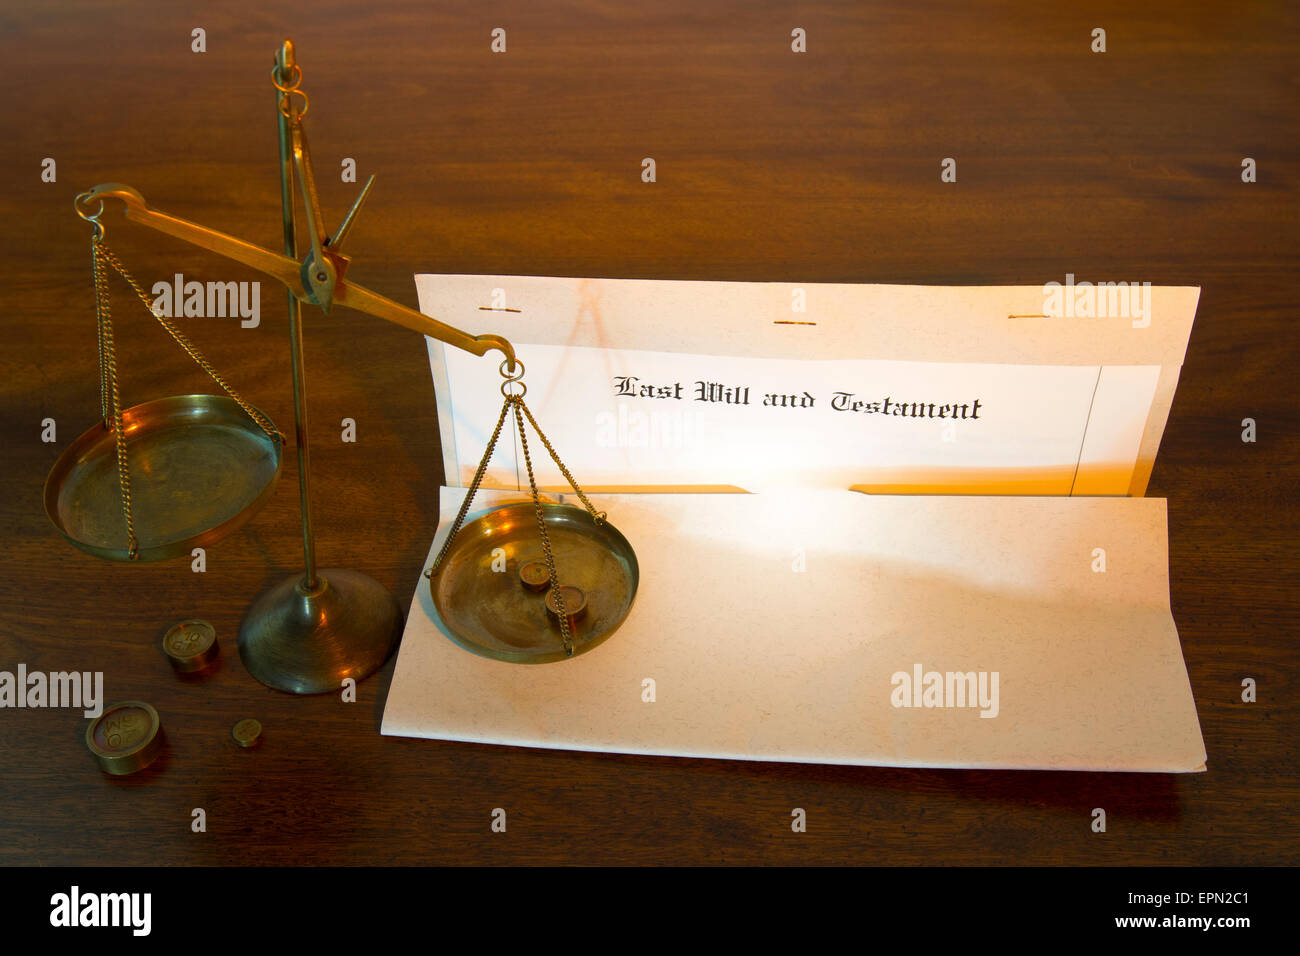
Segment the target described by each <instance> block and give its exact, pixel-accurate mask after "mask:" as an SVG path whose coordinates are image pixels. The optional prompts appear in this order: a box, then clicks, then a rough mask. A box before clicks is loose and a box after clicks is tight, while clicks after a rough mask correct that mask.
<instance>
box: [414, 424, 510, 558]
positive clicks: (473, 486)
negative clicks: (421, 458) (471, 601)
mask: <svg viewBox="0 0 1300 956" xmlns="http://www.w3.org/2000/svg"><path fill="white" fill-rule="evenodd" d="M509 408H510V400H509V399H506V401H505V403H504V404H503V405H502V406H501V414H500V415H499V416H498V417H497V427H496V428H494V429H492V438H491V440H489V441H488V444H487V450H486V451H485V452H483V460H482V461H480V462H479V463H478V471H476V472H474V480H473V481H471V482H470V484H469V492H468V494H466V495H465V500H464V501H462V502H461V503H460V512H459V513H458V514H457V515H456V520H455V521H454V522H453V523H452V526H451V533H450V534H448V535H447V540H446V541H444V542H443V544H442V550H441V551H439V552H438V558H437V560H436V561H434V562H433V567H431V568H429V570H427V571H425V572H424V576H425V577H426V578H432V577H433V576H434V575H435V574H437V573H438V571H439V570H440V569H441V567H442V559H443V558H445V557H446V556H447V552H448V551H450V550H451V543H452V541H453V540H455V537H456V534H457V532H459V531H460V526H461V524H462V522H464V520H465V515H466V514H468V513H469V503H470V502H471V501H473V500H474V495H475V494H476V493H477V492H478V486H479V483H480V482H481V481H482V480H483V473H484V472H486V471H487V466H488V462H489V461H490V460H491V459H492V452H493V450H494V449H495V448H496V447H497V438H498V437H500V435H501V425H502V423H504V422H505V420H506V412H507V411H508V410H509Z"/></svg>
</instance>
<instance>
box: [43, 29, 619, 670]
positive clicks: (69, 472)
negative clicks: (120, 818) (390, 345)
mask: <svg viewBox="0 0 1300 956" xmlns="http://www.w3.org/2000/svg"><path fill="white" fill-rule="evenodd" d="M271 83H272V85H273V87H274V92H275V104H276V113H277V123H278V131H279V146H280V150H279V153H280V155H279V159H280V187H281V188H280V198H281V212H282V219H283V226H284V252H283V254H279V253H275V252H272V251H271V250H269V249H263V248H261V247H260V246H255V245H253V244H251V243H248V242H245V241H244V240H242V239H237V238H235V237H234V236H230V235H227V234H225V233H222V232H218V231H216V230H213V229H209V228H207V227H206V226H201V225H198V224H196V223H192V222H188V221H186V220H184V219H179V218H176V217H174V216H169V215H167V214H165V213H162V212H159V211H158V210H155V209H151V208H150V207H149V206H148V204H147V203H146V202H145V199H144V197H143V196H142V195H141V194H140V193H139V192H138V191H136V190H135V189H133V188H132V187H130V186H127V185H123V184H121V183H106V184H102V185H99V186H95V187H94V188H93V189H90V190H88V191H87V192H85V193H82V194H80V195H79V196H77V198H76V202H75V208H76V211H77V214H78V215H79V216H81V217H82V218H83V219H85V220H87V221H88V222H90V223H91V225H92V228H93V236H92V252H93V256H92V258H93V263H94V278H95V302H96V314H97V317H98V350H99V371H100V423H99V424H98V425H96V426H94V427H92V428H91V429H90V430H89V431H87V432H86V433H85V434H84V435H82V436H81V437H80V438H79V439H77V441H76V442H75V443H74V444H73V445H72V446H71V447H70V448H69V449H68V450H67V451H66V452H65V453H64V454H63V456H62V457H61V458H60V459H59V461H58V462H56V464H55V466H54V468H53V469H52V470H51V472H50V476H49V478H48V479H47V481H46V488H45V507H46V512H47V514H49V516H50V518H51V520H52V521H53V522H54V524H55V525H56V527H58V528H59V530H60V531H61V532H62V533H63V534H64V535H65V537H67V538H68V540H69V541H70V542H71V543H73V544H74V545H75V546H77V547H79V548H81V549H82V550H85V551H87V552H89V553H91V554H95V555H96V556H99V557H103V558H109V559H113V560H126V561H141V560H154V559H161V558H166V557H171V556H174V555H177V554H182V553H188V552H189V550H190V548H191V547H192V546H193V545H195V544H199V543H209V542H212V541H215V540H217V539H218V538H220V537H221V536H223V535H225V534H227V533H229V532H230V531H232V530H234V529H235V528H236V527H238V526H239V525H240V524H242V523H243V522H244V521H246V520H247V519H248V518H249V517H250V516H251V515H252V514H253V513H254V512H255V511H256V510H257V509H258V508H259V507H261V505H262V504H264V503H265V501H266V500H267V498H268V497H269V495H270V493H271V491H272V489H273V486H274V484H275V481H276V479H277V478H278V477H279V474H280V464H281V450H282V448H283V446H284V445H285V444H286V443H287V440H286V439H285V436H284V435H283V434H281V433H280V432H279V431H278V430H277V429H276V428H275V426H274V424H273V423H272V422H271V421H270V419H269V418H267V417H266V416H265V415H263V414H262V413H261V412H259V411H258V410H257V409H256V408H254V407H253V406H252V405H250V404H249V403H248V402H246V401H245V400H244V399H243V398H242V397H241V396H240V395H239V394H238V393H237V392H235V390H234V389H233V388H232V387H231V386H230V385H229V384H228V383H227V382H226V380H225V379H224V378H223V377H222V376H221V375H220V374H218V373H217V372H216V370H215V369H213V368H212V367H211V365H209V364H208V363H207V361H206V359H204V358H203V356H202V355H201V354H200V353H199V352H198V350H197V349H195V348H194V347H193V345H192V344H190V343H189V341H188V340H187V339H186V338H185V336H184V335H183V334H182V333H181V332H180V331H179V329H177V328H176V327H175V325H174V324H172V323H171V322H170V321H169V320H168V319H166V318H165V317H163V316H161V315H158V313H157V312H155V311H154V310H153V309H152V308H150V311H151V312H154V315H155V317H156V318H157V320H158V322H159V323H160V324H161V325H162V326H163V328H164V329H165V330H166V331H167V332H168V333H169V334H170V335H171V336H172V338H173V339H174V340H175V341H176V342H177V344H178V345H179V346H180V347H181V348H182V349H183V350H184V351H185V352H186V353H187V354H189V355H190V357H191V358H192V359H193V360H194V361H195V362H196V363H198V364H199V366H200V367H201V368H203V369H204V371H206V372H207V373H208V374H209V375H210V376H211V377H212V378H213V380H214V381H216V383H217V384H218V385H220V386H221V387H222V389H223V390H224V391H225V392H226V395H224V396H216V395H188V396H180V397H174V398H167V399H162V400H158V401H154V402H149V403H146V404H144V405H138V406H134V407H132V408H127V409H123V408H122V407H121V401H120V394H119V389H118V377H117V357H116V350H115V348H114V340H113V327H112V320H111V317H110V316H111V313H110V309H109V295H108V277H109V268H110V267H111V268H112V269H113V270H114V271H116V272H117V273H118V274H119V275H121V276H122V277H123V278H124V279H125V280H126V281H127V283H128V284H129V285H130V286H131V288H132V290H133V291H134V293H135V295H136V297H137V298H139V299H140V300H141V301H142V302H144V304H145V306H146V307H150V302H149V298H148V296H147V295H146V294H145V293H144V292H143V290H142V289H141V288H140V286H139V285H138V284H137V283H136V282H135V280H134V278H132V277H131V275H130V273H129V272H127V271H126V269H125V268H124V267H123V266H122V265H121V263H120V262H119V261H118V260H117V258H116V257H115V256H114V255H113V254H112V253H111V252H110V251H109V249H108V247H107V245H105V242H104V237H105V226H104V223H103V221H102V216H103V213H104V208H105V201H106V200H117V201H119V202H121V203H122V204H123V206H124V207H125V214H126V218H127V219H128V220H129V221H132V222H136V223H139V224H141V225H145V226H148V227H150V228H152V229H156V230H158V231H159V232H164V233H166V234H168V235H170V236H173V237H175V238H177V239H180V240H182V241H184V242H188V243H191V244H192V245H195V246H199V247H201V248H203V249H207V250H209V251H210V252H214V253H216V254H217V255H220V256H224V257H225V258H228V259H232V260H234V261H236V262H240V263H242V264H244V265H246V266H248V267H250V268H253V269H255V270H257V271H259V272H261V273H263V274H265V275H267V276H270V277H271V278H273V279H275V280H276V281H277V282H279V283H280V284H282V285H283V286H284V287H285V289H286V290H287V293H288V294H287V302H288V311H289V345H290V355H291V359H292V363H291V367H292V377H293V400H294V419H295V439H296V446H297V455H298V492H299V503H300V506H301V514H302V541H303V560H304V570H303V573H301V574H296V575H294V576H292V577H290V578H288V579H286V580H284V581H282V582H281V583H280V584H278V585H276V586H274V587H272V588H271V589H270V590H268V591H266V592H265V593H263V594H262V595H261V596H260V597H259V598H258V599H257V600H256V601H255V602H254V604H253V605H252V607H251V608H249V610H248V611H247V613H246V614H245V616H244V619H243V622H242V624H241V625H240V630H239V652H240V657H241V659H242V660H243V662H244V665H245V667H247V669H248V670H249V672H250V673H251V674H252V675H253V676H254V677H256V678H257V679H258V680H260V681H262V682H263V683H264V684H267V685H268V686H270V687H274V688H277V689H279V690H283V691H287V692H290V693H296V694H315V693H325V692H331V691H337V690H338V689H339V687H340V686H341V684H342V682H343V680H344V679H346V678H353V679H355V680H360V679H362V678H364V677H366V676H367V675H369V674H371V673H373V672H374V671H375V670H377V669H378V668H379V667H381V666H382V665H383V663H384V661H386V660H387V659H388V657H389V656H390V655H391V654H392V652H393V650H394V648H395V647H396V645H397V641H398V639H399V637H400V635H401V624H402V621H401V611H400V609H399V607H398V606H397V602H396V601H395V600H394V599H393V597H392V595H391V594H389V593H388V591H387V590H386V589H385V588H384V587H383V586H382V585H381V584H379V582H377V581H375V580H373V579H372V578H370V577H367V576H366V575H363V574H359V573H357V572H355V571H349V570H345V569H340V568H324V569H321V568H318V567H317V565H316V548H315V536H314V533H313V529H312V520H311V496H310V468H309V460H308V442H307V416H306V375H305V370H304V367H303V356H302V305H303V303H307V304H309V305H315V306H318V307H320V308H321V310H322V311H324V312H329V311H330V310H331V309H332V308H333V307H334V306H336V305H342V306H346V307H348V308H352V309H356V310H357V311H359V312H365V313H367V314H370V315H373V316H377V317H378V318H381V319H385V320H387V321H389V322H393V323H396V324H398V325H401V326H403V327H405V328H408V329H411V330H413V331H416V332H420V333H422V334H424V335H427V336H431V337H433V338H436V339H438V340H439V341H442V342H445V343H447V344H449V345H453V346H455V347H457V348H461V349H464V350H466V351H468V352H470V353H472V354H474V355H480V356H481V355H484V354H486V353H487V352H488V351H491V350H497V351H499V352H501V353H502V354H503V355H504V356H505V359H504V361H502V363H501V374H502V376H503V378H504V379H505V381H504V382H503V384H502V393H503V395H504V396H505V402H504V404H503V406H502V409H501V415H500V417H499V418H498V420H497V426H496V430H495V431H494V432H493V435H492V441H491V442H490V443H489V445H488V448H487V451H486V453H485V455H484V457H483V460H482V462H480V464H479V469H478V472H477V473H476V475H475V478H474V482H473V484H472V485H471V487H470V489H469V492H468V493H467V495H466V496H465V500H464V502H463V504H462V506H461V509H460V513H459V514H458V515H457V517H456V521H455V523H454V524H453V525H452V526H451V528H450V529H449V533H448V535H447V537H446V539H445V542H444V544H443V547H442V549H441V551H440V553H439V555H438V560H437V561H435V562H434V565H433V567H432V568H430V569H429V570H428V571H427V572H426V574H427V575H428V577H429V579H430V586H431V589H432V594H433V600H434V604H435V606H436V607H437V609H438V612H439V616H440V617H441V618H442V624H443V625H444V626H445V629H446V630H447V631H448V632H449V634H450V636H451V637H452V638H453V640H455V641H457V642H458V643H460V644H461V645H462V646H464V647H466V648H467V649H469V650H472V651H474V652H476V653H479V654H484V655H486V656H489V657H494V658H497V659H500V660H508V661H515V662H521V663H541V662H544V661H548V660H561V659H564V658H566V657H571V656H573V655H574V654H577V653H581V652H582V651H584V650H587V649H589V648H591V647H594V646H596V644H598V643H600V642H601V641H602V640H604V639H605V638H606V637H608V636H609V634H611V633H613V631H614V630H615V629H616V628H617V627H618V625H619V624H620V623H621V622H622V621H623V619H624V618H625V617H626V615H627V613H628V611H629V610H630V608H631V604H632V599H633V597H634V596H635V593H636V585H637V580H638V577H639V572H638V569H637V564H636V556H635V554H634V553H633V551H632V548H631V546H630V545H628V543H627V541H626V540H625V539H624V538H623V536H622V535H621V534H619V532H618V531H617V530H615V529H614V528H613V527H612V526H611V525H610V524H609V523H608V522H607V521H606V520H605V515H604V513H603V512H597V511H596V510H595V509H594V508H593V507H592V505H591V502H590V501H589V500H588V499H587V497H586V495H585V494H583V492H582V491H581V489H579V488H578V486H577V484H576V483H575V482H574V480H573V476H572V475H571V474H570V473H569V471H568V469H567V468H565V466H564V465H563V463H561V462H560V459H559V457H558V455H556V453H555V450H554V448H552V447H551V444H550V442H549V441H548V440H547V439H546V437H545V435H543V434H542V432H541V430H540V429H539V428H538V427H537V423H536V421H535V420H534V419H533V416H532V413H531V412H530V411H529V410H528V407H527V405H525V404H524V400H523V396H524V393H525V391H526V386H525V385H524V384H523V381H522V378H523V373H524V368H523V363H522V362H519V361H518V360H517V359H516V357H515V350H514V348H513V346H512V345H511V344H510V343H509V342H508V341H507V340H506V339H504V338H503V337H501V336H499V335H478V336H472V335H469V334H468V333H465V332H462V331H461V330H459V329H456V328H454V327H452V326H450V325H447V324H444V323H442V322H440V321H438V320H437V319H434V318H431V317H429V316H426V315H423V314H421V313H419V312H416V311H414V310H412V309H409V308H407V307H405V306H403V305H400V304H398V303H397V302H394V301H392V300H390V299H387V298H384V297H383V296H381V295H378V294H377V293H374V292H371V291H370V290H369V289H366V288H364V287H362V286H359V285H356V284H354V283H351V282H349V281H346V278H345V275H346V272H347V269H348V265H349V263H350V261H351V260H350V258H349V257H348V256H346V255H344V254H343V251H342V250H343V245H344V240H345V239H346V237H347V235H348V232H349V230H350V229H351V228H352V225H353V223H354V222H355V221H356V216H357V213H358V212H359V211H360V209H361V206H362V204H363V203H364V202H365V199H366V196H367V195H368V193H369V191H370V188H371V186H372V185H373V183H374V177H373V176H372V177H371V178H370V180H369V181H368V182H367V183H366V185H365V186H364V187H363V188H362V190H361V192H360V194H359V195H358V197H357V199H356V201H355V202H354V203H353V205H352V208H351V209H350V210H349V211H348V213H347V215H346V216H345V217H344V218H343V221H342V223H341V225H340V226H339V228H338V229H337V230H336V231H335V232H334V233H333V234H332V235H331V234H329V233H327V232H326V230H325V225H324V219H323V217H322V215H321V209H320V202H319V199H318V197H317V192H316V181H315V178H314V176H313V173H312V165H311V156H310V153H309V151H308V148H307V139H306V133H305V131H304V129H303V117H304V116H305V115H306V113H307V109H308V102H309V101H308V98H307V94H306V92H305V91H304V90H303V89H302V69H301V67H300V66H299V65H298V63H297V61H296V57H295V52H294V46H293V42H292V41H291V40H285V41H284V43H283V44H282V45H281V47H280V49H279V50H278V51H277V52H276V56H275V63H274V65H273V67H272V70H271ZM298 195H300V196H301V199H302V203H303V209H304V213H305V218H306V223H305V225H306V227H307V232H308V236H309V238H310V248H309V249H307V250H306V251H305V253H304V254H303V255H302V257H301V258H299V252H298V247H299V239H300V235H299V224H298V210H297V196H298ZM512 409H513V411H514V420H515V424H516V426H517V429H518V434H519V439H520V443H521V446H522V447H523V449H524V455H525V459H526V460H527V462H528V477H529V486H530V492H531V497H532V502H531V508H529V509H528V510H530V511H531V512H532V514H531V516H530V517H531V518H532V519H533V521H535V524H531V527H532V531H531V532H529V531H526V530H525V529H526V528H528V527H529V526H530V522H526V521H525V520H524V517H525V513H524V512H523V511H521V510H520V509H521V507H524V508H528V506H519V505H506V506H503V507H500V508H495V509H491V510H489V511H488V512H487V513H486V514H484V515H482V516H480V517H478V518H476V519H475V520H474V521H473V522H471V523H470V524H469V525H467V526H465V527H462V525H463V523H464V519H465V517H466V515H467V513H468V509H469V506H470V502H471V501H472V500H473V498H474V494H475V492H476V491H477V490H478V487H479V484H480V482H481V480H482V478H483V475H484V472H485V471H486V469H487V466H488V462H489V461H490V459H491V457H492V452H493V449H494V448H495V445H496V440H497V437H498V435H499V434H500V431H501V428H502V425H503V423H504V421H505V418H506V415H507V413H508V412H510V411H511V410H512ZM525 417H526V418H527V420H528V422H529V423H530V424H531V425H532V426H533V428H534V430H536V431H537V434H538V436H539V438H541V441H542V443H543V445H545V447H546V450H547V451H548V452H549V453H550V455H551V457H552V458H553V459H554V460H555V462H556V463H557V464H558V465H559V467H560V469H561V471H562V472H563V473H564V476H565V477H566V478H567V479H568V481H569V483H570V485H571V486H572V487H573V489H574V491H575V492H576V493H577V495H578V497H579V499H580V500H581V501H582V503H583V506H584V508H576V507H572V506H568V505H557V504H551V503H543V502H542V500H541V497H540V495H539V493H538V490H537V483H536V481H535V479H534V475H533V469H532V461H531V458H528V447H527V441H526V438H525V436H524V419H525ZM133 466H134V467H133ZM194 476H200V477H198V478H196V477H194ZM203 476H206V477H203ZM584 509H585V510H584ZM471 532H472V533H471ZM534 535H535V536H534ZM484 546H486V551H487V553H489V554H490V553H492V551H493V549H494V548H497V547H501V548H504V549H505V551H506V552H507V553H508V554H510V555H512V556H513V557H512V560H514V561H515V562H516V569H515V574H514V575H501V574H495V573H488V574H487V575H486V577H485V576H484V575H483V574H481V573H479V572H480V571H482V570H483V567H482V560H481V559H482V555H483V554H484V550H485V548H484ZM525 565H531V568H530V572H529V573H530V574H531V576H532V579H533V584H532V586H531V588H530V587H529V586H526V585H525V583H524V582H523V578H522V577H520V574H519V570H520V569H521V568H522V567H523V566H525ZM539 569H544V572H545V577H544V579H542V578H541V571H540V570H539ZM511 577H512V578H513V580H512V585H513V586H512V588H511V589H509V590H508V591H503V590H502V589H500V588H499V587H497V585H499V584H501V583H502V582H503V580H504V579H506V578H511Z"/></svg>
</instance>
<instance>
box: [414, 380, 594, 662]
mask: <svg viewBox="0 0 1300 956" xmlns="http://www.w3.org/2000/svg"><path fill="white" fill-rule="evenodd" d="M516 364H517V365H518V366H519V371H518V372H516V373H515V374H514V375H510V374H507V372H506V370H505V366H506V362H502V363H501V375H502V376H503V377H504V378H505V381H504V382H503V383H502V385H501V394H502V395H504V396H505V401H504V402H503V403H502V405H501V414H500V415H499V416H497V424H496V427H495V428H493V429H492V437H491V438H490V439H489V440H488V443H487V448H486V449H484V451H483V457H482V458H481V459H480V460H479V463H478V469H477V470H476V471H475V472H474V480H473V481H471V482H470V485H469V490H468V491H467V492H466V494H465V498H464V499H463V500H462V501H461V503H460V511H459V512H457V514H456V520H455V521H453V522H452V525H451V530H450V531H449V532H448V533H447V539H446V540H445V541H443V543H442V548H441V549H440V550H439V551H438V557H437V558H436V559H435V560H434V562H433V566H432V567H431V568H429V569H428V570H427V571H425V572H424V576H425V577H426V578H430V579H432V578H433V577H435V576H436V575H437V574H438V572H439V571H440V570H441V569H442V562H443V560H444V559H445V558H446V557H447V554H448V552H450V551H451V545H452V542H453V541H454V540H455V539H456V535H457V534H458V533H459V532H460V529H461V525H462V524H463V523H464V521H465V515H467V514H468V513H469V507H470V502H471V501H473V500H474V495H475V494H477V493H478V489H479V485H480V484H481V483H482V481H483V475H484V474H485V473H486V472H487V466H488V462H489V461H491V460H492V454H493V452H494V451H495V449H496V445H497V439H498V438H499V437H500V436H501V426H502V425H503V424H504V423H505V420H506V415H507V414H508V413H509V412H510V410H511V408H513V409H514V413H515V428H516V429H517V430H518V432H519V444H520V447H522V448H523V452H524V464H525V466H526V467H527V469H528V491H529V495H530V497H531V498H532V499H533V509H534V511H535V512H536V514H537V533H538V536H539V537H540V538H541V542H542V554H543V555H544V556H545V558H546V571H547V574H548V576H549V579H550V593H552V594H554V595H555V604H556V611H557V612H558V613H557V615H556V616H557V617H558V618H559V622H560V640H561V642H562V644H563V645H564V652H565V654H567V655H569V656H570V657H572V656H573V652H574V647H573V635H572V632H571V630H570V628H569V616H568V613H567V610H568V609H567V608H566V607H565V603H564V592H563V591H562V590H561V589H560V586H559V576H558V575H557V573H556V570H555V554H554V552H553V551H552V550H551V537H550V534H549V533H548V532H547V530H546V519H545V515H544V512H543V511H542V499H541V492H539V491H538V489H537V479H536V476H535V475H534V473H533V459H532V455H531V453H530V452H529V450H528V436H527V434H526V432H525V430H524V417H525V416H527V418H528V421H529V422H530V423H531V424H532V426H533V431H535V432H537V437H538V438H540V439H541V440H542V444H543V445H545V446H546V450H547V451H548V452H549V453H550V455H551V459H552V460H553V461H554V462H555V464H556V465H557V466H559V469H560V471H561V472H562V473H563V474H564V477H565V478H566V479H568V482H569V484H570V486H572V488H573V490H574V491H575V492H577V495H578V497H579V498H581V499H582V503H583V504H584V505H585V506H586V508H587V512H588V513H589V514H590V515H591V517H592V520H593V521H595V523H596V524H597V525H601V524H604V522H605V512H603V511H597V510H596V509H595V508H594V507H592V504H591V502H590V501H589V500H588V499H587V496H586V495H585V494H584V493H583V491H582V489H581V488H579V487H578V483H577V482H576V481H574V479H573V475H572V474H571V473H570V472H569V469H568V468H566V467H565V465H564V462H562V461H560V456H559V455H558V454H556V452H555V449H554V448H553V447H552V446H551V443H550V441H548V440H547V438H546V435H545V434H544V433H543V432H542V430H541V429H540V428H538V427H537V420H536V419H534V418H533V413H532V412H531V411H529V409H528V405H527V404H526V403H525V402H524V394H525V393H526V392H527V391H528V386H526V385H525V384H524V383H523V382H522V381H520V379H522V378H523V375H524V365H523V363H522V362H516ZM512 384H515V385H518V386H519V391H518V392H514V393H512V392H508V391H506V389H507V387H508V386H510V385H512Z"/></svg>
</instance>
